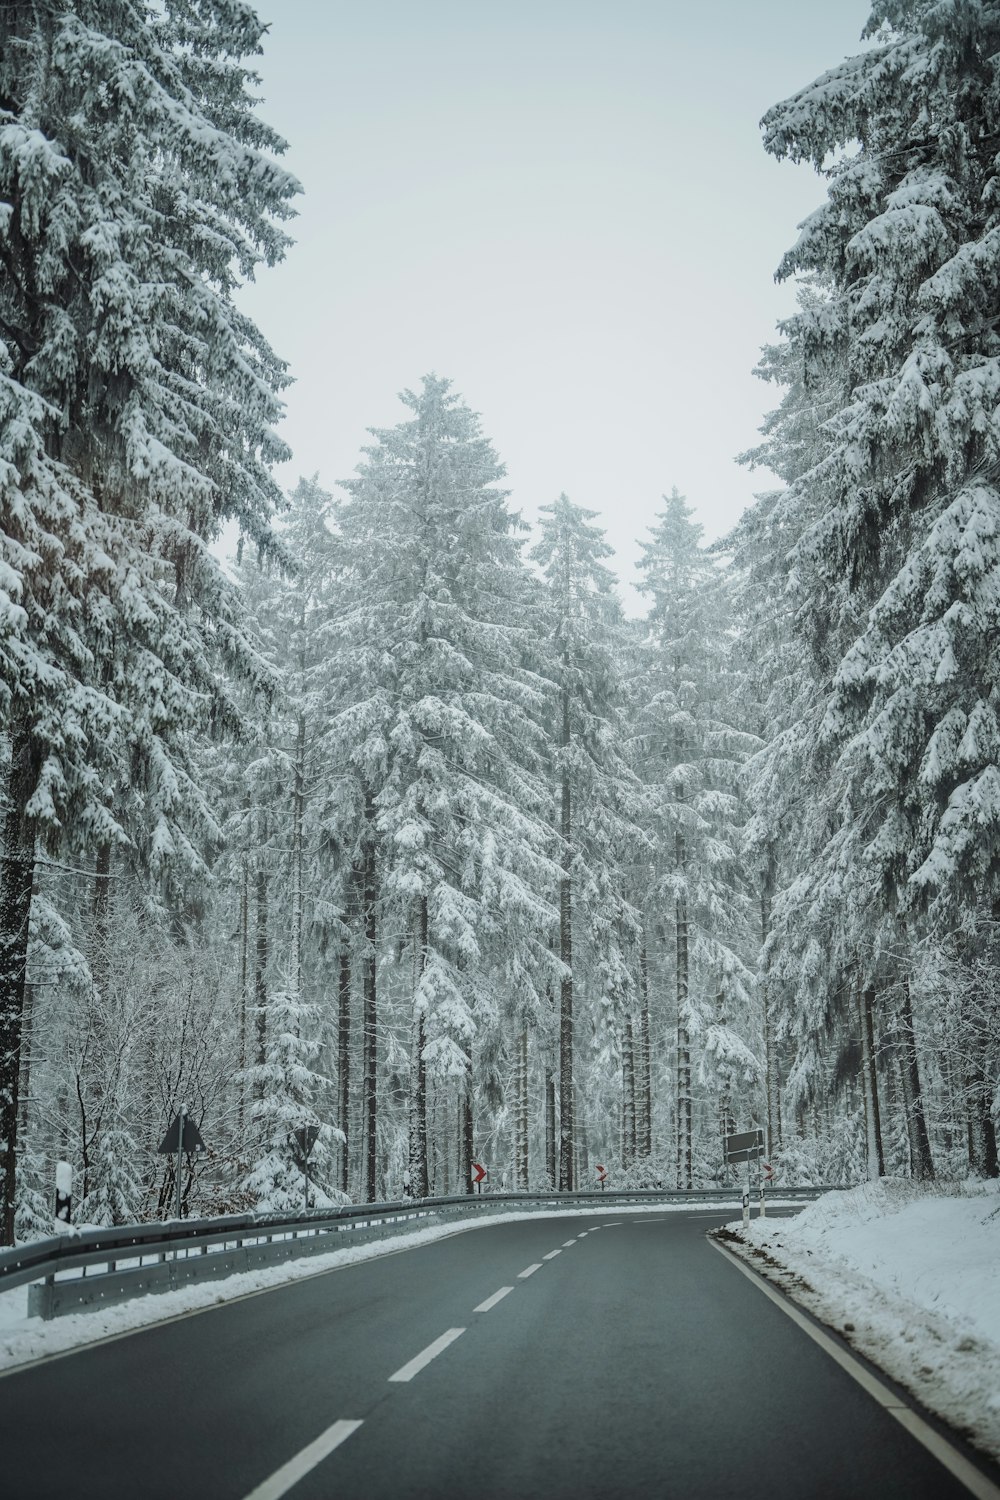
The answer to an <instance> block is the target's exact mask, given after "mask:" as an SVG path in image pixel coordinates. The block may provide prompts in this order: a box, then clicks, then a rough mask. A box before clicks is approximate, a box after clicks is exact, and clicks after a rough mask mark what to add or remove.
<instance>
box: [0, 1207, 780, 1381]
mask: <svg viewBox="0 0 1000 1500" xmlns="http://www.w3.org/2000/svg"><path fill="white" fill-rule="evenodd" d="M776 1206H777V1202H776ZM796 1206H798V1205H796ZM713 1209H717V1210H718V1211H719V1212H720V1213H722V1212H726V1211H727V1210H726V1209H724V1208H722V1207H720V1206H719V1205H718V1204H715V1203H710V1202H707V1201H702V1202H698V1201H692V1202H690V1203H673V1204H668V1203H648V1204H629V1205H626V1206H621V1205H609V1206H608V1209H607V1211H606V1214H605V1217H613V1218H615V1219H619V1218H620V1217H621V1216H622V1215H623V1214H634V1213H656V1214H666V1213H690V1212H692V1211H696V1210H697V1211H703V1210H709V1211H711V1210H713ZM581 1216H583V1217H586V1218H588V1219H592V1218H595V1217H597V1216H601V1209H600V1207H599V1206H597V1207H594V1206H591V1207H589V1208H570V1209H556V1210H552V1211H551V1212H546V1213H524V1212H521V1213H518V1212H511V1213H497V1214H490V1215H488V1216H486V1215H484V1216H483V1217H482V1218H480V1219H475V1220H473V1221H471V1222H465V1223H455V1222H454V1221H452V1222H450V1223H442V1224H437V1225H432V1226H430V1227H428V1228H426V1229H416V1230H413V1231H411V1232H410V1233H409V1234H400V1235H395V1236H393V1237H392V1238H391V1239H386V1240H377V1241H375V1242H374V1243H372V1244H370V1245H354V1246H352V1247H351V1248H349V1249H345V1250H331V1251H330V1252H329V1254H327V1255H307V1256H303V1257H302V1259H301V1260H293V1261H284V1262H282V1263H280V1264H279V1265H275V1266H267V1267H264V1268H262V1269H261V1270H257V1271H245V1272H242V1273H240V1274H238V1275H235V1276H227V1277H225V1278H222V1279H220V1280H218V1281H196V1282H192V1284H191V1285H190V1286H186V1287H179V1288H177V1289H176V1290H175V1291H169V1292H157V1293H150V1294H148V1295H146V1296H141V1297H136V1298H135V1299H134V1300H132V1301H131V1302H123V1303H121V1305H120V1306H118V1307H97V1308H93V1309H92V1310H91V1311H89V1312H80V1313H67V1314H66V1315H65V1316H64V1317H61V1318H54V1319H53V1320H52V1322H50V1323H43V1322H42V1320H41V1319H40V1318H29V1317H28V1311H27V1309H28V1288H27V1287H18V1288H16V1289H15V1290H14V1291H12V1292H2V1293H0V1372H2V1371H4V1370H9V1369H12V1368H14V1367H16V1366H18V1365H23V1364H30V1363H32V1362H33V1361H35V1360H38V1359H46V1358H48V1357H49V1356H51V1355H55V1354H65V1353H67V1352H68V1351H69V1350H71V1349H75V1348H78V1347H80V1346H82V1345H84V1344H92V1343H100V1342H101V1341H102V1340H104V1339H109V1338H117V1337H119V1336H120V1335H121V1334H124V1333H131V1332H132V1331H133V1330H134V1329H137V1328H145V1327H148V1326H150V1325H151V1324H153V1323H162V1322H164V1321H165V1320H167V1319H169V1318H177V1317H183V1316H184V1315H185V1314H186V1313H194V1312H201V1311H203V1310H204V1309H205V1308H209V1307H215V1306H218V1305H219V1304H220V1303H223V1302H231V1301H233V1300H235V1299H236V1298H238V1297H246V1296H249V1295H251V1294H252V1293H254V1292H262V1291H269V1290H270V1289H271V1288H273V1287H279V1286H284V1285H286V1284H287V1283H288V1282H292V1281H301V1280H303V1279H305V1278H306V1277H309V1276H318V1275H319V1274H321V1273H322V1272H324V1271H335V1270H338V1269H339V1268H340V1267H341V1266H350V1265H355V1264H357V1262H358V1261H363V1260H375V1259H377V1258H378V1257H379V1256H381V1255H392V1254H395V1253H396V1252H398V1251H400V1250H409V1249H412V1248H413V1247H414V1246H415V1245H426V1244H429V1243H430V1242H431V1241H433V1240H440V1239H446V1238H447V1237H448V1236H449V1235H452V1234H458V1233H463V1232H464V1231H466V1230H471V1229H486V1228H488V1227H489V1225H491V1224H510V1223H513V1222H516V1221H518V1220H527V1219H550V1218H553V1219H555V1218H558V1219H563V1218H579V1217H581Z"/></svg>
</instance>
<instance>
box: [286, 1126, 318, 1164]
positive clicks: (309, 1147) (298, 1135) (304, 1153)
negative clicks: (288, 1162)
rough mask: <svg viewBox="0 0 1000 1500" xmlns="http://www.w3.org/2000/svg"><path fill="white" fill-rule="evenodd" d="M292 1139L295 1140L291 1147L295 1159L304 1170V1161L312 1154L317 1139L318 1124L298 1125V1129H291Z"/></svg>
mask: <svg viewBox="0 0 1000 1500" xmlns="http://www.w3.org/2000/svg"><path fill="white" fill-rule="evenodd" d="M292 1139H293V1140H294V1142H295V1145H294V1147H293V1150H294V1154H295V1160H296V1162H297V1163H298V1165H299V1166H300V1167H301V1168H302V1170H303V1171H304V1170H305V1164H306V1162H307V1161H308V1160H309V1158H310V1156H312V1154H313V1147H314V1146H315V1145H316V1142H317V1141H318V1140H319V1126H318V1125H300V1126H299V1128H298V1130H293V1131H292Z"/></svg>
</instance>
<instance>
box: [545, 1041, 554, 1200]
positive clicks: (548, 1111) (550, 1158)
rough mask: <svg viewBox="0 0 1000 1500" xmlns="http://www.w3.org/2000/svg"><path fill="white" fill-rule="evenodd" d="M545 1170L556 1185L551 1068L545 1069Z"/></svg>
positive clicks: (550, 1180)
mask: <svg viewBox="0 0 1000 1500" xmlns="http://www.w3.org/2000/svg"><path fill="white" fill-rule="evenodd" d="M545 1172H546V1175H547V1176H548V1179H549V1182H550V1183H551V1184H552V1186H553V1187H555V1185H556V1080H555V1076H554V1074H553V1072H552V1069H551V1068H549V1067H547V1068H546V1069H545Z"/></svg>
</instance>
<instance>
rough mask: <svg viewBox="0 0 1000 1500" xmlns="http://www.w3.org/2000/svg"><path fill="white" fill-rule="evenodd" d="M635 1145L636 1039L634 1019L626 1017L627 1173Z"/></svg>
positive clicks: (624, 1113) (624, 1159) (624, 1126)
mask: <svg viewBox="0 0 1000 1500" xmlns="http://www.w3.org/2000/svg"><path fill="white" fill-rule="evenodd" d="M635 1144H636V1107H635V1038H634V1035H633V1028H632V1017H631V1016H626V1017H625V1036H624V1038H623V1040H622V1166H623V1168H624V1169H625V1171H628V1169H629V1167H630V1166H631V1165H632V1163H633V1162H634V1161H635Z"/></svg>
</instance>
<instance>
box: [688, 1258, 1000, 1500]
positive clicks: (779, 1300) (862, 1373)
mask: <svg viewBox="0 0 1000 1500" xmlns="http://www.w3.org/2000/svg"><path fill="white" fill-rule="evenodd" d="M706 1237H707V1236H706ZM710 1243H711V1244H712V1245H714V1247H715V1249H716V1250H718V1252H719V1254H720V1255H724V1256H725V1257H726V1259H727V1260H729V1261H731V1262H732V1264H733V1265H734V1266H735V1267H736V1269H737V1270H738V1271H742V1272H743V1275H744V1276H745V1277H746V1278H747V1280H748V1281H752V1282H753V1284H754V1286H756V1287H757V1289H758V1291H761V1292H763V1293H764V1295H765V1297H770V1299H771V1301H772V1302H773V1303H774V1304H775V1306H777V1307H780V1308H781V1310H782V1312H783V1313H785V1314H787V1316H788V1317H789V1318H791V1320H792V1322H793V1323H796V1324H798V1326H799V1327H800V1328H801V1329H802V1331H803V1333H807V1334H808V1335H809V1337H810V1338H811V1339H812V1340H813V1341H814V1342H815V1343H817V1344H818V1345H819V1346H820V1348H821V1349H822V1350H823V1351H824V1352H825V1353H826V1354H829V1356H830V1358H831V1359H833V1360H836V1362H837V1364H838V1365H840V1367H841V1369H842V1370H844V1371H846V1373H847V1374H848V1375H850V1376H851V1378H852V1379H853V1380H856V1381H857V1383H858V1385H860V1386H861V1387H862V1388H863V1389H864V1390H865V1391H866V1392H867V1393H868V1395H869V1396H871V1398H872V1400H873V1401H877V1402H878V1404H879V1406H881V1407H882V1408H883V1410H884V1411H887V1412H888V1413H889V1414H890V1416H893V1417H895V1418H896V1421H897V1422H898V1423H899V1424H900V1426H902V1427H905V1428H906V1430H907V1432H908V1433H909V1434H910V1436H911V1437H913V1438H916V1440H917V1442H918V1443H920V1444H921V1445H922V1446H923V1447H924V1448H926V1449H927V1451H928V1453H930V1454H932V1455H933V1457H934V1458H936V1459H937V1461H938V1463H939V1464H941V1465H942V1467H943V1468H945V1469H947V1470H948V1472H949V1474H952V1475H954V1477H955V1478H956V1479H957V1480H958V1482H959V1484H962V1485H964V1486H965V1488H966V1489H967V1490H968V1491H969V1494H970V1495H974V1496H975V1497H976V1500H1000V1488H998V1486H997V1485H995V1484H994V1483H993V1481H992V1479H990V1478H989V1476H988V1475H986V1474H984V1473H983V1472H982V1470H981V1469H977V1468H976V1465H975V1464H974V1463H970V1461H969V1460H968V1459H967V1458H966V1457H965V1454H964V1453H960V1452H959V1451H958V1449H957V1448H953V1447H952V1445H951V1443H949V1442H948V1439H947V1438H945V1437H942V1436H941V1434H940V1433H939V1432H937V1431H936V1430H935V1428H933V1427H931V1426H930V1424H929V1423H928V1422H925V1421H924V1419H923V1417H922V1416H920V1414H919V1413H918V1412H915V1411H914V1410H913V1408H912V1406H908V1405H907V1404H906V1402H905V1401H904V1400H903V1399H902V1397H901V1396H898V1395H897V1394H896V1393H895V1391H890V1390H889V1387H888V1386H886V1385H883V1384H882V1382H881V1380H879V1379H878V1378H877V1377H876V1376H874V1375H873V1374H872V1373H871V1372H870V1371H869V1370H866V1369H865V1367H864V1365H863V1364H861V1363H860V1361H859V1360H857V1359H855V1357H854V1355H853V1354H851V1353H849V1352H848V1350H847V1349H845V1348H843V1347H842V1346H841V1345H840V1344H839V1343H838V1342H837V1341H836V1339H833V1338H831V1337H830V1335H829V1334H828V1333H824V1332H823V1330H822V1328H819V1327H817V1325H816V1324H815V1323H814V1322H813V1321H812V1319H811V1318H807V1317H806V1315H805V1313H802V1312H800V1311H799V1309H798V1308H797V1307H796V1306H795V1304H794V1303H793V1302H792V1301H791V1300H790V1299H789V1298H788V1297H786V1296H784V1295H783V1294H782V1293H781V1292H779V1291H777V1290H776V1288H774V1287H773V1286H771V1284H770V1283H769V1282H768V1281H767V1280H766V1278H765V1277H763V1276H761V1275H760V1273H759V1272H757V1271H755V1270H754V1269H753V1267H752V1266H748V1265H747V1264H746V1263H745V1262H744V1261H742V1260H741V1259H740V1257H739V1256H738V1255H734V1254H733V1252H732V1251H731V1250H730V1249H729V1248H728V1246H726V1245H720V1244H719V1242H718V1240H711V1241H710Z"/></svg>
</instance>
